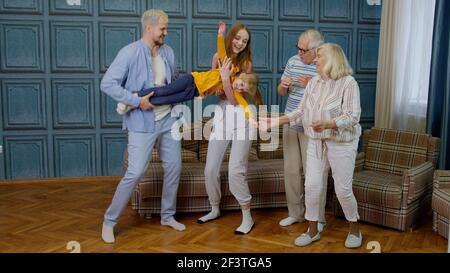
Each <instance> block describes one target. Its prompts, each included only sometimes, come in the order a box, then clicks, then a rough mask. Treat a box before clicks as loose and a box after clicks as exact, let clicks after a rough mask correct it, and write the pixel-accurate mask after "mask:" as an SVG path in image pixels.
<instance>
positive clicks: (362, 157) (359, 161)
mask: <svg viewBox="0 0 450 273" xmlns="http://www.w3.org/2000/svg"><path fill="white" fill-rule="evenodd" d="M365 161H366V153H364V152H361V153H358V154H357V155H356V160H355V172H360V171H362V170H363V169H364V162H365Z"/></svg>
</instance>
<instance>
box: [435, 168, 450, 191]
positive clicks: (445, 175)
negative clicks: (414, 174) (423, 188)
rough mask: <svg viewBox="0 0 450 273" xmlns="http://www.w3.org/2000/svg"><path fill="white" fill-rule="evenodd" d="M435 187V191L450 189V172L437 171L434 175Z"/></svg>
mask: <svg viewBox="0 0 450 273" xmlns="http://www.w3.org/2000/svg"><path fill="white" fill-rule="evenodd" d="M433 185H434V188H435V189H445V188H447V189H448V188H450V171H446V170H436V171H435V172H434V175H433Z"/></svg>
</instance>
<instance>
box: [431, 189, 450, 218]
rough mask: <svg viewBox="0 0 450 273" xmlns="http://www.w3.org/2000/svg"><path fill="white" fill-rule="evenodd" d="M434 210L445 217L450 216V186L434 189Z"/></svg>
mask: <svg viewBox="0 0 450 273" xmlns="http://www.w3.org/2000/svg"><path fill="white" fill-rule="evenodd" d="M431 206H432V208H433V211H435V212H436V213H438V214H440V215H442V216H443V217H445V218H447V219H448V218H450V188H444V189H436V188H435V189H434V190H433V198H432V205H431Z"/></svg>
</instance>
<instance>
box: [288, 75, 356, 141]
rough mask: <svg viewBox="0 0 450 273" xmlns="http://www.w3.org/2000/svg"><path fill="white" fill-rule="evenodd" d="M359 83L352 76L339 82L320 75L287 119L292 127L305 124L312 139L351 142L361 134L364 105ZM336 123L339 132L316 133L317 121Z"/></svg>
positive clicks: (336, 130) (309, 85) (314, 79)
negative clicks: (362, 106)
mask: <svg viewBox="0 0 450 273" xmlns="http://www.w3.org/2000/svg"><path fill="white" fill-rule="evenodd" d="M359 98H360V95H359V87H358V83H357V82H356V80H355V79H354V78H353V77H352V76H345V77H342V78H340V79H339V80H336V81H335V80H330V79H327V80H323V79H322V78H321V77H320V76H316V77H314V78H313V79H311V80H310V81H309V83H308V86H306V90H305V95H304V98H303V100H302V102H301V103H300V105H299V107H298V108H297V109H296V110H295V111H294V112H291V113H289V114H287V116H288V117H289V120H290V122H291V124H298V123H299V122H300V119H301V121H302V122H303V124H305V125H306V126H305V127H304V129H305V134H306V135H307V136H309V137H310V138H312V139H322V140H323V139H327V140H332V141H336V142H349V141H352V140H354V139H356V138H359V136H360V135H361V126H360V125H359V118H360V116H361V105H360V100H359ZM318 120H334V121H335V122H336V126H337V129H326V130H324V131H322V132H321V133H317V132H314V130H313V129H312V127H311V126H310V125H311V123H312V122H313V121H318Z"/></svg>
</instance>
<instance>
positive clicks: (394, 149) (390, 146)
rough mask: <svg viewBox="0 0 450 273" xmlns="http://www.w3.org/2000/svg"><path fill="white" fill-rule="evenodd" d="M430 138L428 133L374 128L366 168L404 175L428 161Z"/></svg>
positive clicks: (368, 148) (371, 133)
mask: <svg viewBox="0 0 450 273" xmlns="http://www.w3.org/2000/svg"><path fill="white" fill-rule="evenodd" d="M428 139H429V136H428V135H426V134H419V133H413V132H404V131H403V132H400V131H394V130H388V129H378V128H372V129H371V130H370V137H369V140H368V144H367V150H366V151H367V152H366V159H365V163H364V169H367V170H373V171H382V172H388V173H391V174H396V175H402V174H403V171H404V170H407V169H409V168H411V167H415V166H418V165H420V164H422V163H424V162H425V161H427V149H428Z"/></svg>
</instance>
